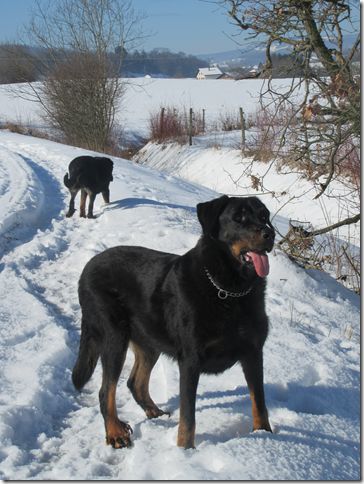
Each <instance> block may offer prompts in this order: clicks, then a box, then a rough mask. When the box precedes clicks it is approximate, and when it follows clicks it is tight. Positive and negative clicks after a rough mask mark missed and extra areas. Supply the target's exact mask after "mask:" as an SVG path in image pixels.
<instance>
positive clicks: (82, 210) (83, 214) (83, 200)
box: [80, 188, 87, 218]
mask: <svg viewBox="0 0 364 484" xmlns="http://www.w3.org/2000/svg"><path fill="white" fill-rule="evenodd" d="M86 198H87V192H86V190H85V189H84V188H81V201H80V217H83V218H86Z"/></svg>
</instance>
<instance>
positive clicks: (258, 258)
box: [247, 252, 269, 277]
mask: <svg viewBox="0 0 364 484" xmlns="http://www.w3.org/2000/svg"><path fill="white" fill-rule="evenodd" d="M247 255H248V256H249V257H251V259H252V261H253V264H254V269H255V272H256V273H257V274H258V276H260V277H265V276H267V275H268V274H269V260H268V256H267V255H265V254H257V253H256V252H247Z"/></svg>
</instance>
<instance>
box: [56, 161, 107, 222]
mask: <svg viewBox="0 0 364 484" xmlns="http://www.w3.org/2000/svg"><path fill="white" fill-rule="evenodd" d="M113 166H114V163H113V162H112V161H111V160H110V159H109V158H102V157H97V156H78V157H77V158H75V159H74V160H72V161H71V163H70V164H69V166H68V171H69V176H68V173H66V174H65V176H64V179H63V182H64V184H65V185H66V187H67V188H68V189H69V191H70V193H71V200H70V205H69V209H68V212H67V214H66V217H72V215H73V214H74V213H75V211H76V210H75V198H76V195H77V193H78V192H79V190H81V202H80V217H86V211H85V208H86V198H87V195H88V196H89V197H90V199H89V204H88V211H87V218H94V215H93V208H94V201H95V198H96V195H97V194H98V193H100V192H101V193H102V197H103V199H104V201H105V203H109V202H110V190H109V184H110V182H111V181H112V180H113V177H112V169H113Z"/></svg>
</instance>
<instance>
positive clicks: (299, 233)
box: [214, 0, 360, 254]
mask: <svg viewBox="0 0 364 484" xmlns="http://www.w3.org/2000/svg"><path fill="white" fill-rule="evenodd" d="M214 3H218V4H219V5H220V6H222V7H223V8H224V9H225V10H226V12H227V14H228V15H229V17H230V19H231V21H232V22H233V24H235V25H236V26H237V27H238V28H239V29H240V31H241V32H244V33H245V38H244V42H249V41H251V40H254V42H259V41H260V42H261V43H262V44H263V45H264V46H265V54H266V55H265V57H266V59H265V63H264V64H263V65H262V67H261V70H260V72H259V73H258V75H259V77H260V78H264V79H265V81H264V83H263V87H262V91H261V96H260V104H261V109H262V111H263V112H264V113H265V116H264V118H265V119H266V120H269V121H270V122H268V123H267V125H266V126H265V127H264V133H263V135H262V136H261V141H262V146H263V145H266V142H265V141H266V140H268V141H269V143H271V144H272V147H273V156H275V157H276V159H278V158H279V159H280V160H285V162H286V166H287V165H288V163H290V166H291V167H294V169H295V170H301V172H302V173H305V174H306V175H309V177H310V179H311V180H312V181H313V182H314V183H315V186H316V194H315V199H320V197H322V195H323V194H324V193H326V192H327V191H328V187H329V186H330V184H331V182H332V181H333V180H334V179H335V178H341V180H343V181H344V182H346V183H348V184H350V185H351V186H352V190H353V191H355V190H356V192H357V203H356V204H355V205H356V206H355V205H354V206H353V204H351V205H350V204H349V203H347V204H346V207H345V209H341V210H340V213H342V215H344V216H343V217H342V219H341V220H337V221H335V223H333V221H330V223H328V224H327V226H326V227H322V228H319V229H313V228H312V229H311V230H301V229H299V230H296V231H295V233H294V238H293V239H294V240H293V243H292V244H291V247H295V246H297V243H298V242H297V240H298V238H301V239H302V238H309V239H310V241H312V240H313V237H314V236H316V235H319V234H323V233H328V232H330V231H331V230H336V229H337V227H340V226H344V225H347V224H350V223H357V222H358V221H359V219H360V183H359V176H358V174H360V154H359V149H360V78H359V75H357V69H356V67H355V65H354V62H353V61H354V60H355V59H357V58H358V57H359V49H360V32H359V28H358V24H359V8H360V6H359V3H358V2H356V1H352V0H255V1H251V0H216V2H214ZM349 32H350V33H351V34H355V36H356V37H355V39H354V40H353V41H352V43H351V45H350V46H346V45H345V36H346V35H347V34H348V33H349ZM351 38H353V35H352V36H351ZM277 47H280V48H282V47H285V48H286V51H287V50H288V51H290V55H291V58H292V65H296V66H297V65H299V67H300V69H299V74H298V76H297V77H296V78H295V77H294V76H292V79H291V82H290V83H289V86H288V87H287V88H282V87H281V86H282V83H279V84H280V87H279V88H278V87H277V84H278V83H277V82H275V81H274V79H273V76H272V72H273V67H274V66H273V62H272V58H273V53H274V52H275V50H276V48H277ZM259 185H260V187H263V185H264V180H259ZM339 203H342V201H341V200H340V201H339ZM348 207H349V208H348ZM318 210H320V205H318ZM289 238H290V242H292V231H290V233H289V234H287V236H286V237H285V240H283V241H282V243H283V242H284V241H285V242H287V241H288V239H289ZM303 245H305V246H307V244H303ZM344 252H345V251H344ZM344 252H343V254H344Z"/></svg>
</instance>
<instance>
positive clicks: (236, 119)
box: [218, 111, 241, 131]
mask: <svg viewBox="0 0 364 484" xmlns="http://www.w3.org/2000/svg"><path fill="white" fill-rule="evenodd" d="M218 126H219V128H220V129H221V130H222V131H234V130H237V129H241V121H240V115H239V113H237V112H233V111H226V112H224V113H220V116H219V119H218Z"/></svg>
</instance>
